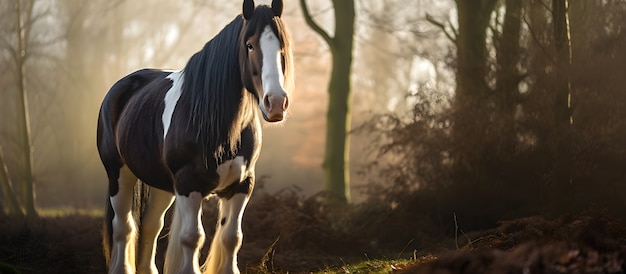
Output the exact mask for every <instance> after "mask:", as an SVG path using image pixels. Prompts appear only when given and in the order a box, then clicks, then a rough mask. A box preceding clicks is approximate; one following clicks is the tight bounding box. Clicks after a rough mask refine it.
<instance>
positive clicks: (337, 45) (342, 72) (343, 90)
mask: <svg viewBox="0 0 626 274" xmlns="http://www.w3.org/2000/svg"><path fill="white" fill-rule="evenodd" d="M300 5H301V7H302V11H303V14H304V16H305V20H306V22H307V24H308V25H309V26H310V27H311V28H312V29H313V30H314V31H315V32H317V33H318V34H319V35H320V36H322V38H323V39H324V40H325V41H326V43H328V46H329V48H330V50H331V54H332V60H333V64H332V72H331V75H330V82H329V85H328V95H329V97H328V113H327V116H326V123H327V124H326V147H325V154H324V164H323V167H324V173H325V189H326V191H327V192H328V194H329V195H330V199H331V201H332V202H339V203H349V202H350V200H351V198H350V168H349V162H350V161H349V160H350V158H349V155H350V135H349V131H350V129H351V125H350V121H351V113H350V110H351V99H352V92H351V83H350V76H351V69H352V47H353V36H354V19H355V10H354V1H353V0H333V6H334V15H335V32H334V33H335V36H334V37H330V36H329V35H328V34H327V33H326V32H325V31H324V30H323V29H322V28H321V27H320V26H319V25H317V24H316V23H315V22H314V21H313V19H312V17H311V15H310V13H309V11H308V8H307V5H306V1H305V0H300Z"/></svg>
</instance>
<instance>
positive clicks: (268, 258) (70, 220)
mask: <svg viewBox="0 0 626 274" xmlns="http://www.w3.org/2000/svg"><path fill="white" fill-rule="evenodd" d="M101 220H102V219H101V217H93V216H85V215H72V216H64V217H47V218H40V219H38V220H31V221H26V220H22V219H19V218H13V217H6V216H2V217H0V274H4V273H14V272H12V271H13V270H12V269H13V268H14V269H16V270H17V271H19V272H18V273H105V272H106V271H105V265H104V259H103V256H102V252H101V249H100V241H101V236H100V228H101V224H102V223H101V222H102V221H101ZM250 234H251V235H256V234H254V233H250ZM248 238H249V237H248ZM248 238H246V241H245V242H244V246H243V248H242V250H241V253H240V256H239V261H240V266H241V267H242V270H243V269H245V270H246V271H242V272H247V273H271V272H279V273H285V272H287V271H289V272H290V273H308V272H318V271H319V272H340V273H368V272H373V271H377V272H379V273H385V272H393V273H450V274H452V273H533V274H537V273H625V272H626V270H625V269H626V226H625V225H624V223H623V222H621V221H619V220H616V219H613V218H611V217H609V216H605V215H603V214H602V213H598V212H583V213H579V214H574V215H563V216H561V217H558V218H555V219H550V220H546V219H544V218H541V217H528V218H522V219H515V220H509V221H502V222H500V224H499V226H498V227H496V228H494V229H491V230H485V231H478V232H472V233H467V234H465V233H463V232H462V231H459V233H457V234H456V237H450V239H447V240H446V239H443V240H442V241H448V246H452V248H448V249H442V248H433V249H432V250H420V251H417V250H416V251H415V252H413V254H410V253H412V252H407V253H409V255H406V256H404V255H403V256H404V257H406V258H404V259H403V260H386V259H383V260H377V259H376V258H367V257H366V256H367V255H364V254H363V252H362V251H359V250H353V252H349V251H348V252H347V253H346V254H345V256H343V257H340V256H337V255H329V254H337V252H335V253H333V252H328V251H329V250H315V249H311V250H308V249H307V248H308V247H302V248H291V249H289V248H285V247H284V246H287V247H289V246H290V245H284V246H283V247H276V248H275V249H272V248H271V246H272V244H271V243H272V242H274V241H275V240H276V239H265V240H258V239H248ZM281 241H287V240H286V239H278V243H281ZM336 244H337V245H342V246H337V247H336V248H337V250H339V251H340V252H346V251H345V250H346V246H343V245H344V243H341V242H338V243H336ZM311 246H313V245H311ZM441 246H443V245H441ZM326 248H329V249H330V248H332V243H327V244H326ZM348 249H349V248H348ZM268 251H269V252H268ZM398 257H399V256H398ZM393 259H398V258H393ZM359 260H360V261H361V262H358V261H359ZM354 265H358V267H353V266H354Z"/></svg>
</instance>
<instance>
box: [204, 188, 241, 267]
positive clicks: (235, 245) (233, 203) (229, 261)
mask: <svg viewBox="0 0 626 274" xmlns="http://www.w3.org/2000/svg"><path fill="white" fill-rule="evenodd" d="M248 200H249V195H248V194H244V193H238V194H235V195H234V196H233V197H232V198H230V199H228V200H227V199H223V198H220V200H219V218H218V219H217V230H216V231H215V236H214V237H213V242H212V243H211V249H210V251H209V257H208V264H207V267H208V268H207V270H208V272H209V273H235V274H237V273H239V268H238V267H237V252H238V251H239V247H241V242H242V241H243V232H242V231H241V221H242V218H243V212H244V210H245V208H246V205H247V204H248Z"/></svg>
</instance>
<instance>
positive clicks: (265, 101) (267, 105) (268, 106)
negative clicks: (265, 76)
mask: <svg viewBox="0 0 626 274" xmlns="http://www.w3.org/2000/svg"><path fill="white" fill-rule="evenodd" d="M263 105H264V106H265V109H266V110H267V111H271V110H272V104H271V103H270V97H269V96H265V97H263Z"/></svg>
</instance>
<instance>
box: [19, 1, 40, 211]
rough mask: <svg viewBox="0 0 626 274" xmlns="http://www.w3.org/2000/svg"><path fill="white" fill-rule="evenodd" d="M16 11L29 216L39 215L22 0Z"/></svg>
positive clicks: (23, 188)
mask: <svg viewBox="0 0 626 274" xmlns="http://www.w3.org/2000/svg"><path fill="white" fill-rule="evenodd" d="M33 6H34V5H33V3H31V4H30V5H29V7H28V8H27V9H26V13H27V14H28V16H29V17H30V14H32V9H33ZM15 12H16V20H17V24H16V26H17V29H16V34H17V51H16V54H15V56H14V58H15V63H16V65H17V74H16V79H17V87H18V92H19V96H18V97H19V98H18V99H19V102H18V113H17V115H18V116H17V118H18V120H17V121H18V124H19V129H18V130H19V142H20V150H21V152H22V172H21V176H19V177H20V180H21V184H20V186H21V194H22V202H23V203H24V209H25V210H26V215H27V216H29V217H34V216H37V211H36V210H35V194H34V186H33V185H34V177H33V145H32V137H31V127H30V111H29V108H28V92H27V86H26V59H27V57H28V55H27V53H28V51H27V49H28V47H27V37H28V36H27V26H26V25H25V24H24V21H25V20H24V18H23V16H24V15H23V13H24V6H23V3H22V0H17V1H16V2H15Z"/></svg>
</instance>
